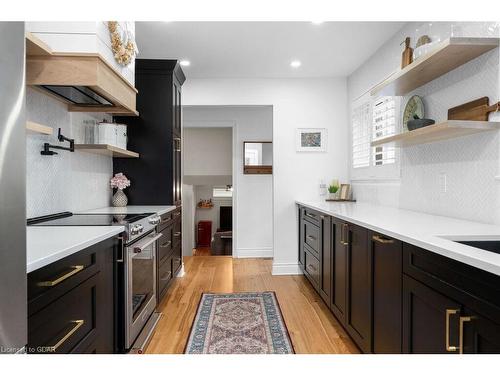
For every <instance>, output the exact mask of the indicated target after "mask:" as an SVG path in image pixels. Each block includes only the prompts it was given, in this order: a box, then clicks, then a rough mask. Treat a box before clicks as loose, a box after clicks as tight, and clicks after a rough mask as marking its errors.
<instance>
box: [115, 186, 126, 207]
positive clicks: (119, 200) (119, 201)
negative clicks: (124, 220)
mask: <svg viewBox="0 0 500 375" xmlns="http://www.w3.org/2000/svg"><path fill="white" fill-rule="evenodd" d="M111 203H112V204H113V207H126V206H127V203H128V198H127V196H126V195H125V193H124V192H123V190H122V189H117V190H116V193H115V194H113V198H112V199H111Z"/></svg>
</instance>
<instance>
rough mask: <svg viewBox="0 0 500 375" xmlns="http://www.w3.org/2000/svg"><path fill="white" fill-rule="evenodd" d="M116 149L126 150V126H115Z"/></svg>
mask: <svg viewBox="0 0 500 375" xmlns="http://www.w3.org/2000/svg"><path fill="white" fill-rule="evenodd" d="M116 147H120V148H123V149H124V150H126V149H127V125H123V124H116Z"/></svg>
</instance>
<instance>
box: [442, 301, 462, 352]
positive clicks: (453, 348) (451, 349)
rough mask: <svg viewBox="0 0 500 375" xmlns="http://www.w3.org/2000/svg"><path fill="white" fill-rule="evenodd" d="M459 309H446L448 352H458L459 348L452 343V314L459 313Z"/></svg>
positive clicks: (446, 343)
mask: <svg viewBox="0 0 500 375" xmlns="http://www.w3.org/2000/svg"><path fill="white" fill-rule="evenodd" d="M458 312H459V310H457V309H446V338H445V340H446V342H445V345H446V351H447V352H456V351H457V350H458V348H457V347H456V346H452V345H450V316H451V315H455V314H456V313H458Z"/></svg>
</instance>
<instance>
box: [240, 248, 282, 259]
mask: <svg viewBox="0 0 500 375" xmlns="http://www.w3.org/2000/svg"><path fill="white" fill-rule="evenodd" d="M273 255H274V254H273V248H272V247H260V248H239V249H236V253H235V258H272V257H273Z"/></svg>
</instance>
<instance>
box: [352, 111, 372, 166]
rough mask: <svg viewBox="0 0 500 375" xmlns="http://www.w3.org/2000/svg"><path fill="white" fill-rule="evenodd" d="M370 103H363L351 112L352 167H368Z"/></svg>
mask: <svg viewBox="0 0 500 375" xmlns="http://www.w3.org/2000/svg"><path fill="white" fill-rule="evenodd" d="M370 117H371V116H370V103H369V102H365V103H363V104H361V105H359V106H357V107H355V108H354V109H353V111H352V167H353V168H362V167H369V166H370V130H371V126H370Z"/></svg>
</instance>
